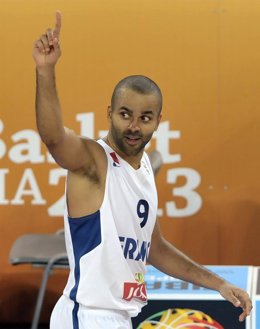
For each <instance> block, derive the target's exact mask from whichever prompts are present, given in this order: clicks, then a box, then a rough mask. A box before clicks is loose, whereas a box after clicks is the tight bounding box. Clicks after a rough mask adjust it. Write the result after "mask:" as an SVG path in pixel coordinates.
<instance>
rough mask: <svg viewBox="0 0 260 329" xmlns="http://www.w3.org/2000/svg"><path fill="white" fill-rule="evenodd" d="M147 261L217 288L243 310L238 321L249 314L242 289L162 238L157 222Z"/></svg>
mask: <svg viewBox="0 0 260 329" xmlns="http://www.w3.org/2000/svg"><path fill="white" fill-rule="evenodd" d="M149 262H150V263H151V264H152V265H153V266H155V267H156V268H158V269H159V270H160V271H162V272H164V273H166V274H168V275H170V276H173V277H176V278H178V279H181V280H184V281H188V282H192V283H194V284H196V285H198V286H202V287H205V288H208V289H213V290H217V291H218V292H219V293H220V294H221V295H222V296H223V297H224V298H225V299H227V300H228V301H230V302H231V303H232V304H233V305H234V306H236V307H238V306H240V307H242V309H243V312H242V314H241V315H240V317H239V320H240V321H243V320H244V319H245V318H246V316H247V315H249V314H250V312H251V309H252V302H251V300H250V298H249V296H248V294H247V293H246V292H245V291H244V290H242V289H240V288H237V287H235V286H233V285H232V284H230V283H228V282H226V281H225V280H224V279H222V278H221V277H219V276H217V275H216V274H214V273H212V272H210V271H209V270H208V269H206V268H205V267H203V266H201V265H199V264H197V263H196V262H194V261H193V260H192V259H190V258H189V257H187V256H186V255H185V254H183V253H182V252H181V251H180V250H178V249H177V248H175V247H174V246H173V245H172V244H170V243H169V242H168V241H167V240H165V239H164V238H163V236H162V235H161V232H160V228H159V224H158V223H156V225H155V229H154V232H153V236H152V243H151V249H150V253H149Z"/></svg>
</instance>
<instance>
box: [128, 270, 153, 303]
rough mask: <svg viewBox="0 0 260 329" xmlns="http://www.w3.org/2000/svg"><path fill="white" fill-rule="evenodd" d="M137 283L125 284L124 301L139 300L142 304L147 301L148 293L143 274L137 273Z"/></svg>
mask: <svg viewBox="0 0 260 329" xmlns="http://www.w3.org/2000/svg"><path fill="white" fill-rule="evenodd" d="M135 281H136V282H125V283H124V295H123V299H124V300H127V301H131V300H132V299H139V300H141V301H142V302H146V301H147V292H146V286H145V282H144V275H143V274H142V273H135Z"/></svg>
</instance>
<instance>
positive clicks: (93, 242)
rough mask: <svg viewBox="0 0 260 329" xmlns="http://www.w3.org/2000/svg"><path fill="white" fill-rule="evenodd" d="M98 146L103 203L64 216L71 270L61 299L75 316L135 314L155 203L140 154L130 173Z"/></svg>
mask: <svg viewBox="0 0 260 329" xmlns="http://www.w3.org/2000/svg"><path fill="white" fill-rule="evenodd" d="M98 143H99V144H100V145H101V146H102V147H103V148H104V150H105V152H106V155H107V160H108V166H107V175H106V184H105V194H104V199H103V202H102V205H101V208H100V209H99V210H98V211H97V212H95V213H93V214H90V215H87V216H85V217H81V218H77V219H72V218H69V217H68V215H67V213H66V214H65V238H66V247H67V252H68V257H69V263H70V269H71V271H70V274H69V278H68V282H67V285H66V287H65V289H64V295H65V296H67V297H69V298H70V299H71V300H72V301H74V303H75V307H74V310H73V312H74V313H73V314H74V315H73V316H75V317H76V314H77V310H78V304H81V305H84V306H86V307H89V308H101V309H114V310H123V311H127V312H128V314H129V315H130V316H136V315H137V314H138V313H139V312H140V310H141V308H142V306H144V305H145V304H146V300H147V296H146V288H145V283H144V274H145V263H146V260H147V257H148V253H149V248H150V243H151V235H152V231H153V228H154V224H155V220H156V213H157V203H158V201H157V192H156V187H155V182H154V175H153V171H152V168H151V164H150V161H149V158H148V155H147V154H146V153H144V155H143V157H142V160H141V166H140V168H139V169H137V170H135V169H134V168H133V167H131V166H130V165H129V163H127V162H126V161H125V160H123V159H122V158H121V157H120V156H119V155H118V154H116V153H115V151H114V150H113V149H112V148H110V147H109V146H108V145H107V144H106V143H105V142H104V141H102V140H99V141H98ZM75 321H76V320H75ZM75 327H76V326H75Z"/></svg>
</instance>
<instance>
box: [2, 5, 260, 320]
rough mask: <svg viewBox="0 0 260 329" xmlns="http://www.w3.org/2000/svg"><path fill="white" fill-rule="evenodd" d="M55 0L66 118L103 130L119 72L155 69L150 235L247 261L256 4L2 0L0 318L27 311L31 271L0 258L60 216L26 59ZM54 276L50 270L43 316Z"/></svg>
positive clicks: (255, 216) (259, 132) (259, 157)
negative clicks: (155, 215) (157, 120)
mask: <svg viewBox="0 0 260 329" xmlns="http://www.w3.org/2000/svg"><path fill="white" fill-rule="evenodd" d="M56 9H60V10H61V12H62V15H63V26H62V32H61V46H62V52H63V54H62V58H61V60H60V62H59V65H58V68H57V82H58V89H59V95H60V98H61V103H62V107H63V113H64V121H65V124H66V125H67V126H68V127H70V128H72V129H74V130H75V131H76V132H77V133H81V134H84V135H87V136H90V137H95V138H96V137H98V136H100V135H102V133H104V131H105V130H106V129H107V127H108V126H107V122H106V116H105V113H106V108H107V105H108V104H109V103H110V96H111V93H112V90H113V87H114V85H115V84H116V83H117V82H118V80H120V79H121V78H122V77H125V76H126V75H131V74H144V75H147V76H149V77H151V78H152V79H154V80H155V81H156V82H157V83H158V84H159V85H160V87H161V89H162V92H163V95H164V107H163V120H162V124H161V125H160V128H159V130H158V132H157V133H156V135H155V137H154V138H153V140H152V142H151V144H150V148H149V149H150V150H152V149H154V148H157V149H158V150H160V151H161V153H162V155H163V159H164V165H163V167H162V169H161V171H160V173H159V174H158V176H157V184H158V191H159V207H160V210H159V216H160V221H161V226H162V230H163V232H164V233H165V235H166V237H167V238H168V239H169V240H170V241H171V242H173V243H174V244H175V245H176V246H178V247H180V248H181V249H182V250H183V251H184V252H186V253H187V254H188V255H190V256H191V257H193V258H194V259H195V260H197V261H199V262H201V263H204V264H216V265H217V264H231V265H232V264H237V265H239V264H250V265H260V259H259V251H260V247H259V243H258V241H257V240H258V239H259V231H260V184H259V182H260V173H259V165H260V147H259V139H260V125H259V122H260V111H259V108H260V98H259V86H260V61H259V58H260V45H259V40H260V5H259V1H258V0H251V1H250V2H246V1H237V0H223V1H217V0H216V1H214V0H195V1H194V0H161V1H159V0H149V1H148V0H143V1H140V0H124V1H122V0H110V1H107V0H88V1H85V0H75V1H65V0H63V1H62V0H59V1H58V0H44V1H42V0H41V1H34V0H11V1H10V0H1V2H0V40H1V54H0V58H1V61H0V90H1V92H0V109H1V110H0V161H1V166H0V207H1V212H0V232H1V240H0V243H1V248H0V292H1V294H0V295H1V300H0V321H2V322H8V321H15V320H17V319H18V318H19V319H21V320H22V321H28V319H30V317H31V312H32V307H30V305H31V306H32V305H33V302H34V298H35V294H36V292H37V286H38V284H39V280H40V274H41V271H40V270H35V269H34V270H31V268H30V267H29V266H20V267H19V268H18V267H12V266H11V265H9V264H8V253H9V250H10V248H11V245H12V243H13V241H14V240H15V239H16V238H17V237H18V236H20V235H22V234H24V233H33V232H37V233H44V232H54V231H55V230H57V229H59V228H61V227H62V224H63V221H62V204H63V199H62V195H63V191H64V171H62V170H61V169H58V167H57V166H56V165H55V164H54V163H52V161H51V159H50V158H49V157H48V155H47V153H46V149H45V147H44V146H43V145H42V144H41V143H40V140H39V137H38V135H37V133H36V127H35V116H34V94H35V72H34V71H35V69H34V62H33V60H32V56H31V51H32V44H33V42H34V40H35V39H36V38H38V37H39V35H40V34H41V33H42V32H44V30H45V29H46V28H48V27H52V26H53V24H54V17H55V10H56ZM149 149H148V151H149ZM35 274H36V276H35ZM66 275H67V274H64V273H60V274H59V275H58V277H61V278H62V280H57V277H56V278H55V277H53V278H52V279H51V282H50V286H49V294H48V298H49V299H48V298H47V301H46V305H45V307H46V312H45V313H46V319H47V318H48V312H49V310H50V309H51V308H52V306H53V303H54V302H55V300H56V299H57V296H58V294H59V293H60V292H61V290H62V287H63V285H64V283H65V279H66ZM25 296H26V298H27V301H28V303H27V307H26V308H25V309H23V306H22V304H23V303H22V300H23V299H24V297H25ZM50 296H51V297H50ZM9 301H12V303H9ZM14 314H17V316H14Z"/></svg>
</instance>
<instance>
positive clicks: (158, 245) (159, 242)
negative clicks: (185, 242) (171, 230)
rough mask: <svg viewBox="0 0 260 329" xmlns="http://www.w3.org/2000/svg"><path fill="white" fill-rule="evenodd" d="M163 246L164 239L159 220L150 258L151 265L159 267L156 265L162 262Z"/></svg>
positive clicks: (153, 235) (154, 233) (154, 231)
mask: <svg viewBox="0 0 260 329" xmlns="http://www.w3.org/2000/svg"><path fill="white" fill-rule="evenodd" d="M163 245H164V238H163V236H162V234H161V231H160V227H159V223H158V219H157V220H156V223H155V226H154V229H153V234H152V241H151V248H150V252H149V258H148V261H149V263H150V264H152V265H154V266H157V265H156V264H157V262H158V261H159V260H160V258H161V256H162V253H163Z"/></svg>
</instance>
